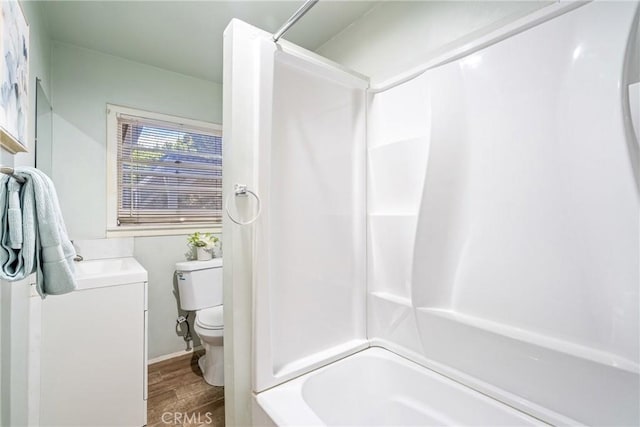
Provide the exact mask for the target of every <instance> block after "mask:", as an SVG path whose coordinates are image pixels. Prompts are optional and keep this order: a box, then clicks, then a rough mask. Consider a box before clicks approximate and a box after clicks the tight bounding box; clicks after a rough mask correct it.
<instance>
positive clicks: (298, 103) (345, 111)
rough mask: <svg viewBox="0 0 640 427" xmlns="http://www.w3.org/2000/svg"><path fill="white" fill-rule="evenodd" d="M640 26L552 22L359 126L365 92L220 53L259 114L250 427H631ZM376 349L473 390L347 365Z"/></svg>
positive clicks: (372, 98) (290, 59) (465, 52)
mask: <svg viewBox="0 0 640 427" xmlns="http://www.w3.org/2000/svg"><path fill="white" fill-rule="evenodd" d="M637 22H638V3H635V2H604V1H603V2H597V1H596V2H592V3H573V2H572V3H558V4H554V5H551V6H548V7H546V8H543V9H541V10H540V11H537V12H535V13H533V14H532V15H530V16H528V17H525V18H523V19H521V20H520V21H518V22H515V23H513V24H510V25H509V26H506V27H505V28H503V29H502V30H499V31H497V32H495V33H492V34H489V35H486V36H483V38H482V39H480V40H477V41H476V42H472V43H469V44H468V45H466V46H464V47H463V48H460V49H458V50H456V51H455V52H450V53H449V54H447V55H444V56H443V57H441V58H438V59H437V60H433V61H431V62H429V64H426V65H425V66H424V67H421V68H419V69H415V70H409V71H408V72H407V73H406V74H404V75H402V76H399V77H398V78H397V79H394V80H392V81H389V82H387V83H385V84H384V85H375V87H374V88H369V89H368V93H367V102H366V110H367V111H366V114H364V112H363V111H362V110H363V106H362V105H361V98H362V93H363V91H365V89H364V88H363V86H362V85H366V79H364V78H361V77H359V76H357V75H354V74H353V73H350V72H349V71H346V70H344V69H343V68H341V67H339V66H337V65H336V64H332V63H330V62H329V61H327V60H324V59H322V58H319V57H317V55H314V54H311V53H308V52H304V51H302V50H300V49H297V48H295V47H293V46H291V45H290V44H287V43H284V42H283V43H282V45H278V47H276V45H274V44H273V42H272V41H271V40H270V39H269V35H268V34H265V33H263V32H261V31H259V30H256V29H254V28H252V27H249V26H247V25H246V24H242V23H237V22H236V23H234V24H232V26H231V27H229V28H228V29H227V32H228V33H230V34H233V37H234V39H235V40H236V41H237V44H236V45H234V49H233V52H232V53H233V55H231V53H228V54H227V58H226V59H225V60H230V59H231V58H233V59H234V60H235V61H234V62H233V65H232V67H231V69H232V70H233V69H235V68H234V67H237V68H238V69H242V70H245V71H244V72H245V73H246V74H245V75H244V76H243V77H244V78H245V79H246V81H243V82H239V81H237V80H236V81H235V82H234V84H236V85H238V84H243V83H247V82H250V84H251V85H253V86H252V87H253V88H254V90H253V91H252V92H251V93H249V94H247V95H248V96H253V98H252V99H251V101H252V102H253V103H254V104H255V105H257V106H258V107H256V108H255V110H254V113H255V116H254V117H252V120H244V121H243V120H242V119H241V118H239V117H238V116H234V117H233V122H234V126H236V127H238V128H242V129H244V130H245V131H246V132H247V134H248V135H253V139H248V140H233V141H232V143H233V144H240V145H241V146H243V147H244V148H246V149H247V150H253V151H252V153H253V156H254V157H253V159H254V162H253V163H252V165H253V169H252V181H248V182H250V186H253V188H255V189H257V192H258V194H259V195H260V197H261V198H262V201H263V213H262V214H261V216H260V218H259V220H258V221H257V222H256V224H255V225H254V226H253V228H252V229H247V228H232V229H230V230H227V229H225V233H227V232H229V233H230V234H232V233H238V235H241V236H243V238H244V239H245V240H244V243H243V244H242V246H241V249H240V250H238V248H236V251H235V252H234V253H233V255H232V256H233V258H234V259H233V261H232V262H233V263H234V264H240V265H244V266H249V265H251V266H252V268H253V270H252V272H251V275H250V277H251V280H252V284H253V297H254V302H255V310H254V311H253V312H252V315H253V325H254V328H253V334H254V335H253V339H254V343H255V346H254V353H253V375H254V377H253V391H254V392H256V393H258V394H257V396H256V401H257V406H255V407H254V409H255V416H256V419H262V420H265V419H266V420H268V419H271V421H273V422H275V423H277V424H278V425H298V424H311V425H313V424H316V425H323V424H324V425H362V424H383V425H402V424H407V423H408V424H421V425H442V424H451V425H473V424H474V423H477V424H484V425H500V424H501V423H505V424H511V425H523V424H526V423H527V422H528V421H531V422H533V423H540V422H545V423H550V424H559V425H578V424H585V425H637V424H638V423H640V405H639V402H640V375H639V373H640V368H639V363H640V308H639V306H638V300H639V297H640V292H639V291H640V286H639V284H640V275H639V270H640V269H639V268H638V259H640V249H639V248H640V242H639V236H640V227H639V221H638V218H639V215H638V213H639V210H638V206H639V188H640V186H639V182H640V180H639V179H638V172H637V165H636V161H637V152H638V145H637V144H638V141H637V138H636V136H635V132H636V131H637V130H635V129H633V122H634V119H633V118H632V117H630V115H631V112H632V111H637V105H634V104H633V102H636V101H635V100H636V99H637V97H635V95H634V94H633V93H632V94H631V95H630V92H629V90H630V88H629V86H630V84H632V83H633V81H630V80H629V76H630V73H631V70H632V65H633V64H631V61H630V60H629V55H630V52H632V51H633V49H632V48H630V47H629V46H631V43H633V40H635V39H637V33H636V32H637V31H638V29H637ZM243 55H244V56H243ZM248 57H250V58H251V60H250V61H249V60H248V59H246V58H248ZM239 58H244V60H245V61H247V62H250V65H253V68H252V70H253V72H248V73H247V72H246V70H247V69H249V67H248V66H247V64H246V63H245V64H243V60H239ZM251 61H253V62H251ZM256 64H258V66H256ZM234 75H235V74H234ZM635 81H637V79H636V80H635ZM225 102H227V99H225ZM347 116H350V117H351V120H353V123H348V122H346V121H344V118H345V117H347ZM636 119H637V118H636ZM362 124H366V139H367V145H366V151H364V149H363V145H362V139H361V138H362V133H363V132H362V131H361V128H360V126H361V125H362ZM247 127H248V129H249V130H246V129H247ZM225 158H226V159H227V160H226V161H228V162H232V163H233V162H235V161H240V160H241V159H239V160H236V159H234V158H232V157H229V156H227V157H225ZM365 161H366V164H367V168H366V169H367V171H366V175H365V174H364V169H365V168H364V166H363V162H365ZM238 179H241V177H239V178H238ZM365 182H366V193H367V203H366V205H367V206H366V209H365V208H364V206H363V198H362V193H361V192H362V191H363V188H364V186H365ZM365 213H366V215H367V221H366V223H367V230H366V236H365V233H363V232H362V227H363V224H364V223H365V221H364V220H363V214H365ZM225 235H226V234H225ZM254 239H255V240H254ZM365 242H366V246H367V247H366V251H365V250H364V249H363V245H364V244H365ZM254 245H255V246H254ZM249 253H250V254H251V256H250V257H247V256H246V255H247V254H249ZM365 259H366V268H367V272H366V287H365V286H364V285H363V280H364V279H363V278H364V277H365V274H364V272H363V271H362V269H363V268H364V264H363V260H365ZM249 261H250V262H249ZM243 277H244V278H246V276H243ZM234 280H235V278H234ZM231 285H232V283H230V284H229V285H227V283H225V286H231ZM365 292H366V294H365ZM360 298H362V299H360ZM363 301H366V310H365V308H364V307H363V305H362V303H363ZM365 313H366V322H363V320H362V317H363V316H364V315H365ZM369 345H376V346H382V347H384V348H386V349H388V350H391V351H393V352H394V353H396V354H397V355H400V356H404V357H405V358H408V359H410V360H412V361H413V362H415V363H418V364H419V365H421V366H422V367H423V368H430V369H432V370H433V371H435V372H438V373H440V374H444V375H446V376H447V377H449V378H451V379H453V380H455V381H456V382H457V383H459V384H463V385H464V386H466V387H469V388H468V389H467V388H464V387H461V386H459V385H457V384H456V383H451V382H449V380H442V379H441V377H439V376H437V375H435V374H433V373H431V372H430V371H428V370H422V371H420V372H418V371H419V369H418V368H415V369H414V367H409V366H405V365H402V363H400V362H397V361H396V360H395V359H396V358H397V356H390V355H389V354H387V353H385V352H384V351H383V350H365V351H364V352H362V353H359V354H358V355H355V356H353V355H352V356H348V355H349V354H352V353H354V352H355V351H357V350H358V349H361V348H363V347H367V346H369ZM345 356H348V357H347V358H346V359H344V360H341V361H339V362H335V361H336V360H337V359H339V358H342V357H345ZM392 359H393V360H392ZM372 360H373V361H372ZM380 360H384V362H380ZM399 360H402V359H399ZM374 361H375V362H374ZM332 362H335V363H333V364H332V365H330V366H326V367H324V368H321V367H322V366H325V365H327V364H329V363H332ZM397 363H400V365H402V366H403V367H402V368H399V367H398V366H399V365H397ZM318 368H320V369H318ZM315 369H317V370H316V371H313V370H315ZM406 369H408V371H407V370H406ZM312 371H313V372H312ZM381 372H384V373H385V374H381ZM386 372H392V373H393V374H389V375H387V374H386ZM407 372H411V374H408V373H407ZM301 374H304V375H302V376H300V375H301ZM434 375H435V376H434ZM293 377H298V378H296V379H295V380H291V381H289V382H285V381H286V380H289V379H291V378H293ZM415 378H420V379H419V380H415ZM278 384H279V385H278ZM273 386H276V387H274V388H271V389H269V390H266V389H267V388H269V387H273ZM378 388H380V389H381V390H383V389H386V390H388V391H389V392H388V393H385V394H378V391H379V390H378ZM472 389H473V390H474V391H470V390H472ZM319 390H320V391H319ZM386 390H385V391H386ZM432 390H437V391H433V399H428V401H425V400H423V396H430V393H432ZM405 392H406V394H404V393H405ZM319 396H322V398H320V397H319ZM487 396H489V397H490V398H491V399H488V398H487ZM438 399H440V400H438ZM492 399H495V401H494V400H492ZM462 401H465V402H467V403H465V404H462V403H460V402H462ZM451 402H458V405H451V404H450V403H451ZM496 402H500V403H496ZM485 404H486V406H484V405H485ZM474 405H477V408H478V409H477V410H476V413H477V414H478V416H477V418H473V419H472V418H465V416H466V412H465V408H467V407H472V406H474ZM356 406H357V407H358V408H359V409H358V410H354V407H356ZM400 408H402V409H400ZM480 408H482V409H480ZM383 409H384V410H383ZM514 409H515V410H519V411H520V412H517V411H514ZM385 414H389V417H386V415H385ZM507 414H509V415H507ZM523 414H527V415H528V416H525V415H523ZM503 416H504V417H505V418H503ZM510 416H516V417H517V416H519V417H522V418H520V419H518V421H515V419H510V418H509V417H510ZM531 417H533V418H531ZM535 419H537V420H535ZM540 420H541V421H540Z"/></svg>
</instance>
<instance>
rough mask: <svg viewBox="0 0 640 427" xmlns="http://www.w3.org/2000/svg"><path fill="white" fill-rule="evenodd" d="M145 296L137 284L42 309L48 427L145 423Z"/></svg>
mask: <svg viewBox="0 0 640 427" xmlns="http://www.w3.org/2000/svg"><path fill="white" fill-rule="evenodd" d="M144 291H145V288H144V283H135V284H129V285H120V286H110V287H103V288H93V289H86V290H79V291H75V292H73V293H71V294H66V295H62V296H50V297H48V298H47V299H45V300H44V301H43V302H42V353H41V354H42V377H41V378H42V380H41V396H42V398H41V399H42V400H41V407H40V408H41V409H40V422H41V424H42V425H46V426H88V425H91V426H142V425H144V424H145V423H146V413H145V404H144V403H145V402H144V397H143V395H144V375H145V361H144V360H143V357H144V340H145V334H144Z"/></svg>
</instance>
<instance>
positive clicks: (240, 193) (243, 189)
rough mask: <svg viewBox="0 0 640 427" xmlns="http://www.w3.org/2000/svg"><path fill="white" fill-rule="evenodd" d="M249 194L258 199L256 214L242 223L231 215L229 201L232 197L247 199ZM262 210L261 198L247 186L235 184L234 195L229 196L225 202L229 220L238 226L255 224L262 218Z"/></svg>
mask: <svg viewBox="0 0 640 427" xmlns="http://www.w3.org/2000/svg"><path fill="white" fill-rule="evenodd" d="M247 194H251V195H252V196H253V197H255V199H256V204H257V209H256V214H255V216H254V217H253V218H251V219H250V220H247V221H240V220H237V219H235V218H234V217H233V215H231V212H230V211H229V200H230V198H231V196H234V197H247ZM261 209H262V207H261V206H260V197H258V195H257V194H256V193H254V192H253V191H251V190H249V189H248V188H247V186H246V185H245V184H234V186H233V193H232V194H229V195H228V196H227V199H226V200H225V203H224V210H225V212H226V213H227V216H228V217H229V219H230V220H231V221H233V222H234V223H236V224H238V225H249V224H253V223H254V222H255V221H256V220H257V219H258V217H259V216H260V210H261Z"/></svg>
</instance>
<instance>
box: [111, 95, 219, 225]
mask: <svg viewBox="0 0 640 427" xmlns="http://www.w3.org/2000/svg"><path fill="white" fill-rule="evenodd" d="M106 113H107V114H106V115H107V224H106V225H107V227H106V236H107V237H131V236H132V237H136V236H171V235H181V234H191V233H194V232H196V231H201V232H202V231H204V232H211V233H220V232H222V224H221V223H220V224H218V223H209V224H207V223H204V224H202V223H201V224H184V225H181V224H166V225H165V224H156V225H140V224H122V225H118V115H119V114H125V115H128V116H136V117H140V118H141V119H148V120H160V121H164V122H169V123H174V124H179V125H185V126H187V127H188V126H193V127H199V128H204V129H207V130H210V131H211V132H213V133H219V134H220V136H221V137H222V125H221V124H217V123H210V122H203V121H200V120H193V119H187V118H184V117H179V116H173V115H169V114H163V113H155V112H151V111H146V110H141V109H137V108H131V107H124V106H122V105H115V104H107V108H106ZM223 141H224V140H223ZM223 143H224V142H223ZM223 161H224V160H223ZM223 205H224V203H223Z"/></svg>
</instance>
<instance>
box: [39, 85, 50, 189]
mask: <svg viewBox="0 0 640 427" xmlns="http://www.w3.org/2000/svg"><path fill="white" fill-rule="evenodd" d="M52 122H53V109H52V108H51V103H50V102H49V98H47V94H46V93H45V91H44V89H43V88H42V81H41V80H40V79H36V144H35V145H36V149H35V151H36V153H35V156H36V164H35V167H36V168H38V169H40V170H41V171H42V172H44V173H46V174H47V175H48V176H51V169H52V167H51V161H52V158H53V157H52V154H53V153H52V152H51V151H52V149H53V129H52V128H53V125H52Z"/></svg>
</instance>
